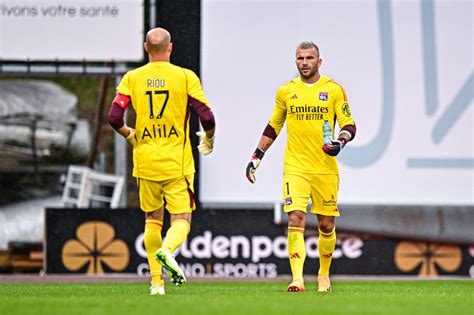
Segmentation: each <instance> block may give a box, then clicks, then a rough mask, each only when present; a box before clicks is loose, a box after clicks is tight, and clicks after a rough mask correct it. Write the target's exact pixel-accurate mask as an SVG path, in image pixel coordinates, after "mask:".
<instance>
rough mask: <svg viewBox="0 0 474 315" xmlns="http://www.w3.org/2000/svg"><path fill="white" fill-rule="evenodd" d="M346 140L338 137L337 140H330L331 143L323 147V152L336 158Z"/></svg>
mask: <svg viewBox="0 0 474 315" xmlns="http://www.w3.org/2000/svg"><path fill="white" fill-rule="evenodd" d="M346 143H347V140H346V139H344V138H343V137H339V138H338V139H337V140H336V139H334V140H331V142H329V143H326V144H325V145H323V151H324V152H325V153H326V154H327V155H330V156H336V155H338V154H339V152H341V150H342V148H344V146H345V145H346Z"/></svg>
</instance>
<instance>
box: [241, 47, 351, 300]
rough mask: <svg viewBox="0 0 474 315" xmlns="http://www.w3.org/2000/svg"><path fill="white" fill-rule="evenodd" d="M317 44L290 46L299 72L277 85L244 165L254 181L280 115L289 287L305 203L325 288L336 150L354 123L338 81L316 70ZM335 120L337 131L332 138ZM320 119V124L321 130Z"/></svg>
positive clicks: (296, 271) (298, 270)
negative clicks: (313, 225) (267, 117)
mask: <svg viewBox="0 0 474 315" xmlns="http://www.w3.org/2000/svg"><path fill="white" fill-rule="evenodd" d="M321 62H322V60H321V58H320V56H319V48H318V47H317V46H316V45H315V44H314V43H312V42H302V43H301V44H299V45H298V47H297V49H296V66H297V68H298V71H299V74H300V75H299V77H297V78H295V79H293V80H291V81H290V82H288V83H286V84H284V85H283V86H281V87H280V88H279V89H278V92H277V94H276V99H275V107H274V110H273V115H272V117H271V119H270V122H269V123H268V125H267V126H266V128H265V130H264V131H263V135H262V136H261V138H260V141H259V143H258V146H257V149H256V150H255V153H254V154H253V156H252V159H251V161H250V162H249V163H248V165H247V169H246V176H247V178H248V180H249V181H250V182H252V183H254V182H255V171H256V169H257V168H258V166H259V164H260V162H261V160H262V158H263V156H264V154H265V152H266V151H267V150H268V148H269V147H270V146H271V145H272V143H273V141H274V140H275V139H276V137H277V136H278V134H279V133H280V131H281V129H282V128H283V124H284V123H285V121H286V128H287V135H288V142H287V145H286V151H285V159H284V161H285V162H284V171H283V183H282V190H283V200H284V210H285V212H287V213H288V256H289V260H290V266H291V272H292V275H293V281H292V282H291V284H290V285H289V286H288V288H287V290H288V291H290V292H294V291H304V290H305V286H304V280H303V265H304V260H305V257H306V247H305V241H304V231H305V223H306V208H307V206H308V203H309V199H311V201H312V207H311V212H312V213H315V214H316V215H317V218H318V230H319V241H318V249H319V255H320V258H319V262H320V267H319V272H318V291H320V292H330V291H331V283H330V280H329V267H330V265H331V260H332V254H333V252H334V248H335V245H336V229H335V217H338V216H339V209H338V207H337V192H338V188H339V176H338V167H337V161H336V155H337V154H338V153H339V152H340V151H341V150H342V149H343V148H344V146H345V145H346V144H347V143H348V142H349V141H351V140H352V139H354V137H355V134H356V126H355V123H354V120H353V119H352V117H351V111H350V108H349V103H348V101H347V97H346V93H345V91H344V89H343V87H342V86H341V85H340V84H339V83H337V82H335V81H333V80H332V79H330V78H328V77H325V76H323V75H321V74H320V73H319V67H320V66H321ZM336 122H337V123H338V125H339V128H340V131H339V133H338V135H337V136H336V138H335V139H334V127H335V124H336ZM323 125H324V130H325V131H323Z"/></svg>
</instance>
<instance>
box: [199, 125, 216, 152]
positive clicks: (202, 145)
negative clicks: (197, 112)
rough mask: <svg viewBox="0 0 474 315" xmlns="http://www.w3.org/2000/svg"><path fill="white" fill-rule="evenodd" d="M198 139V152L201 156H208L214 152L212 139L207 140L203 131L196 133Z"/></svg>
mask: <svg viewBox="0 0 474 315" xmlns="http://www.w3.org/2000/svg"><path fill="white" fill-rule="evenodd" d="M196 135H197V136H198V137H199V145H198V150H199V153H201V154H202V155H208V154H210V153H211V152H212V151H213V150H214V137H212V138H208V137H207V135H206V133H205V132H204V131H198V132H196Z"/></svg>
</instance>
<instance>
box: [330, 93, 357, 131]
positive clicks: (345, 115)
mask: <svg viewBox="0 0 474 315" xmlns="http://www.w3.org/2000/svg"><path fill="white" fill-rule="evenodd" d="M335 94H336V101H335V108H334V110H335V113H336V118H337V123H338V124H339V128H340V129H342V128H343V127H344V126H347V125H355V122H354V119H352V113H351V108H350V106H349V101H348V100H347V96H346V92H345V91H344V88H343V87H342V86H341V85H340V84H336V93H335Z"/></svg>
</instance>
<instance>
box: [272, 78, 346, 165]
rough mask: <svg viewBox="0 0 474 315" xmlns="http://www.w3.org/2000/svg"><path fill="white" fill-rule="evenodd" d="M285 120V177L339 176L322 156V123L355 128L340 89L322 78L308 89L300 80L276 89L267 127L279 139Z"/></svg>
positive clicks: (332, 161) (330, 159) (333, 161)
mask: <svg viewBox="0 0 474 315" xmlns="http://www.w3.org/2000/svg"><path fill="white" fill-rule="evenodd" d="M285 120H286V126H287V136H288V142H287V145H286V151H285V166H284V174H301V173H312V174H338V166H337V161H336V157H332V156H329V155H327V154H326V153H324V151H323V150H322V146H323V144H324V140H323V138H324V136H323V129H322V127H323V123H324V121H325V120H327V121H328V122H329V124H330V125H331V127H332V132H333V137H334V126H335V124H336V121H337V123H338V125H339V128H343V127H344V126H346V125H354V124H355V123H354V120H353V119H352V117H351V111H350V107H349V103H348V101H347V97H346V94H345V91H344V89H343V87H342V86H341V85H340V84H338V83H337V82H335V81H333V80H331V79H330V78H328V77H325V76H321V77H320V78H319V80H318V82H316V83H315V84H314V85H312V86H308V85H306V84H305V83H303V82H302V81H301V78H300V77H297V78H295V79H294V80H292V81H290V82H288V83H286V84H285V85H283V86H281V87H280V88H279V89H278V92H277V95H276V99H275V108H274V110H273V115H272V117H271V119H270V123H269V124H270V126H272V127H273V129H275V132H276V134H277V135H278V134H279V133H280V131H281V129H282V128H283V124H284V123H285Z"/></svg>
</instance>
